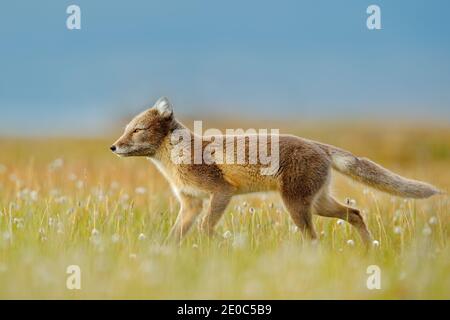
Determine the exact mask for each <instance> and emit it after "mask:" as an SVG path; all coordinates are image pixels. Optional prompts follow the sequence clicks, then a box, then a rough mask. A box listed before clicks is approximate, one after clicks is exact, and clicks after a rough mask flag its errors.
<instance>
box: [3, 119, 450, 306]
mask: <svg viewBox="0 0 450 320" xmlns="http://www.w3.org/2000/svg"><path fill="white" fill-rule="evenodd" d="M228 127H231V128H234V127H235V126H230V125H228ZM266 127H267V125H266ZM280 128H282V130H281V132H284V133H294V134H298V135H301V136H304V137H308V138H311V139H316V140H320V141H322V142H326V143H331V144H334V145H337V146H339V147H342V148H345V149H347V150H350V151H352V152H354V153H355V154H357V155H361V156H367V157H369V158H371V159H372V160H374V161H376V162H378V163H380V164H382V165H384V166H386V167H388V168H389V169H392V170H394V171H396V172H398V173H400V174H402V175H404V176H408V177H411V178H416V179H422V180H425V181H428V182H431V183H433V184H435V185H437V186H439V187H440V188H442V189H444V190H448V189H449V187H450V170H449V169H450V168H449V166H450V161H449V160H450V128H448V126H447V127H446V126H437V125H417V124H402V125H400V124H396V123H393V124H392V123H391V124H386V123H383V124H381V123H378V124H377V123H375V124H359V125H354V124H351V125H349V124H346V123H334V124H333V123H332V124H330V123H327V124H326V125H324V124H320V125H301V124H299V125H298V126H296V127H294V126H290V127H289V126H284V127H282V126H280ZM320 128H323V129H320ZM380 128H381V129H382V130H380ZM118 135H119V132H117V136H118ZM114 138H116V137H112V136H111V138H108V139H106V138H105V139H100V138H98V139H88V138H83V139H81V138H80V139H75V138H50V139H44V138H35V139H31V138H5V137H3V138H0V145H1V150H2V153H1V155H0V298H63V299H70V298H108V299H110V298H158V299H166V298H237V299H240V298H250V299H259V298H262V299H271V298H272V299H278V298H284V299H304V298H354V299H361V298H375V299H381V298H394V299H404V298H413V299H416V298H425V299H427V298H441V299H449V298H450V250H449V249H450V215H449V214H450V202H449V197H448V196H447V195H444V196H437V197H434V198H431V199H429V200H404V199H401V198H396V197H391V196H389V195H386V194H383V193H380V192H377V191H375V190H373V189H370V188H368V187H365V186H363V185H361V184H358V183H356V182H352V181H351V180H349V179H347V178H344V177H342V176H340V175H338V174H337V173H336V174H334V181H333V190H334V193H335V195H336V196H337V197H338V198H339V199H340V200H341V201H345V200H346V198H348V199H349V200H348V201H349V202H350V203H351V204H352V205H354V206H356V207H358V208H360V209H361V210H362V211H363V214H364V216H365V218H366V220H367V222H368V225H369V228H370V229H371V231H372V232H373V234H374V238H375V239H376V240H377V243H375V244H374V245H373V247H372V248H371V250H369V251H368V252H366V250H365V249H364V247H363V246H362V243H361V241H360V239H359V237H358V234H357V233H356V232H355V230H353V229H352V228H351V227H350V226H349V225H347V224H346V223H342V222H341V221H338V220H334V219H326V218H319V217H316V218H315V220H314V222H315V226H316V229H317V231H318V233H319V234H320V241H319V243H316V244H311V243H309V242H307V241H304V240H303V239H302V236H301V234H300V232H299V231H298V230H297V229H296V228H295V227H294V225H293V223H292V221H291V220H290V218H289V216H288V214H287V213H286V211H285V210H284V209H283V207H282V205H281V202H280V199H279V198H278V196H277V195H275V194H253V195H248V196H240V197H236V198H235V199H233V201H232V203H231V204H230V206H229V207H228V209H227V211H226V214H225V216H224V219H223V220H222V221H221V223H220V224H219V226H218V228H217V231H218V234H219V235H220V236H219V237H217V238H215V239H209V238H207V237H205V236H203V235H202V234H200V233H199V232H198V230H197V228H196V227H195V228H194V230H193V232H192V233H191V234H189V236H188V238H187V239H186V241H185V242H184V243H183V244H182V245H181V246H180V247H178V246H175V245H166V244H164V239H165V237H166V236H167V234H168V232H169V228H170V226H171V225H172V223H173V222H174V220H175V217H176V214H177V211H178V203H177V202H176V200H175V198H174V197H173V195H172V194H171V191H170V188H169V187H168V185H167V183H166V182H165V180H164V178H163V177H162V176H161V175H160V174H159V173H158V172H157V171H156V170H155V168H154V167H153V166H152V164H151V163H149V162H148V161H146V160H145V159H131V158H127V159H120V158H118V157H116V156H114V155H113V154H111V152H110V151H109V150H108V148H109V146H110V144H111V142H112V141H113V140H114ZM70 265H77V266H79V267H80V270H81V278H80V279H81V289H80V290H69V289H68V288H67V287H66V280H67V278H68V277H69V274H67V273H66V271H67V267H68V266H70ZM372 265H376V266H378V267H379V268H380V269H379V270H380V275H381V288H380V289H372V290H370V289H369V288H368V287H367V279H368V277H369V276H370V274H368V273H367V271H368V267H369V266H372ZM369 271H370V270H369Z"/></svg>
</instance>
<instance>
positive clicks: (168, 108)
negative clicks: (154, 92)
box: [155, 97, 173, 118]
mask: <svg viewBox="0 0 450 320" xmlns="http://www.w3.org/2000/svg"><path fill="white" fill-rule="evenodd" d="M155 108H156V110H158V113H159V114H160V115H161V116H162V117H164V118H170V117H171V116H172V115H173V109H172V104H171V103H170V102H169V99H167V98H166V97H161V98H159V99H158V101H156V103H155Z"/></svg>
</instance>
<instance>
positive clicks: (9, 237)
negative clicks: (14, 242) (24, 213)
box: [3, 231, 11, 241]
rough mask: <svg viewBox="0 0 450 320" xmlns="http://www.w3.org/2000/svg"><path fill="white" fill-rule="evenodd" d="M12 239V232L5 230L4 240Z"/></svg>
mask: <svg viewBox="0 0 450 320" xmlns="http://www.w3.org/2000/svg"><path fill="white" fill-rule="evenodd" d="M9 239H11V234H10V233H9V232H8V231H5V232H3V240H5V241H8V240H9Z"/></svg>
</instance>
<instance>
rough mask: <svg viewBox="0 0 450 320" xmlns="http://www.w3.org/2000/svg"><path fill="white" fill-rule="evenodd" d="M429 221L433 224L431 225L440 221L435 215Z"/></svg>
mask: <svg viewBox="0 0 450 320" xmlns="http://www.w3.org/2000/svg"><path fill="white" fill-rule="evenodd" d="M428 223H429V224H431V225H433V224H437V223H438V219H437V218H436V217H435V216H433V217H431V218H430V219H429V220H428Z"/></svg>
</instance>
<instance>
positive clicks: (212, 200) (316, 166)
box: [110, 97, 443, 245]
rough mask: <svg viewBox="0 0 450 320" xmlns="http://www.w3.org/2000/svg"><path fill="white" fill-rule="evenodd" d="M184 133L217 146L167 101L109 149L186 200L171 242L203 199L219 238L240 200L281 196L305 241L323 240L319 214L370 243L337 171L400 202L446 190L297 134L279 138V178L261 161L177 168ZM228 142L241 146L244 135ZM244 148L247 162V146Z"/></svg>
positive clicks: (205, 225)
mask: <svg viewBox="0 0 450 320" xmlns="http://www.w3.org/2000/svg"><path fill="white" fill-rule="evenodd" d="M177 130H186V132H188V133H189V135H190V136H191V137H192V138H197V139H200V141H201V148H202V149H204V148H205V147H206V146H207V144H208V143H210V141H211V139H209V138H208V137H206V136H200V137H198V136H195V133H194V132H192V131H190V130H189V129H188V128H187V127H185V126H184V125H183V124H182V123H181V122H180V121H178V120H177V119H176V118H175V116H174V111H173V106H172V104H171V103H170V101H169V99H168V98H167V97H161V98H159V99H158V100H157V101H156V103H155V104H154V105H153V106H152V107H151V108H149V109H147V110H145V111H143V112H142V113H140V114H138V115H137V116H136V117H134V118H133V119H132V120H131V121H130V122H129V123H128V125H127V126H126V127H125V130H124V132H123V134H122V135H121V136H120V137H119V139H117V141H115V142H114V143H113V144H112V146H111V147H110V149H111V151H112V152H113V153H115V154H116V155H118V156H120V157H130V156H137V157H146V158H148V159H149V160H150V161H151V162H153V163H154V165H155V166H156V167H157V169H158V170H159V171H160V172H161V174H162V175H163V176H164V177H165V178H166V180H167V181H168V183H169V185H170V187H171V189H172V191H173V193H174V195H175V196H176V198H177V199H178V201H179V203H180V209H179V213H178V216H177V218H176V220H175V223H174V225H173V226H172V228H171V230H170V233H169V236H168V239H171V240H174V241H178V242H180V241H181V240H182V239H183V238H184V237H185V235H186V234H187V233H188V231H189V230H190V229H191V226H192V225H193V223H194V221H195V220H196V219H197V217H198V216H199V215H200V214H201V213H202V211H203V203H204V202H207V204H208V205H207V210H206V212H205V214H204V216H203V218H202V220H201V223H200V229H201V230H202V231H203V232H205V233H206V234H208V235H213V234H214V228H215V226H216V225H217V223H218V222H219V220H220V219H221V217H222V216H223V214H224V212H225V210H226V208H227V206H228V204H229V202H230V200H231V198H232V197H233V196H234V195H238V194H246V193H251V192H266V191H275V192H278V193H279V194H280V196H281V200H282V202H283V204H284V207H285V208H286V210H287V211H288V212H289V214H290V217H291V218H292V220H293V222H294V223H295V225H296V226H297V227H298V229H299V230H300V231H301V232H302V234H303V235H304V236H305V238H306V239H310V240H317V234H316V231H315V228H314V225H313V222H312V217H313V214H315V215H318V216H322V217H329V218H338V219H342V220H344V221H346V222H348V223H349V224H350V225H352V226H353V227H354V228H356V230H357V231H358V233H359V235H360V237H361V239H362V241H363V242H364V243H365V244H366V245H369V244H371V243H372V241H373V237H372V234H371V232H370V231H369V229H368V227H367V225H366V222H365V220H364V218H363V216H362V215H361V212H360V210H358V209H357V208H355V207H354V206H349V205H346V204H343V203H341V202H339V201H338V200H337V199H335V198H334V197H333V196H332V194H331V188H330V184H331V174H332V169H333V170H336V171H338V172H340V173H342V174H344V175H346V176H348V177H350V178H351V179H354V180H357V181H359V182H361V183H363V184H366V185H368V186H370V187H373V188H375V189H378V190H380V191H383V192H386V193H389V194H392V195H395V196H399V197H404V198H416V199H422V198H428V197H431V196H433V195H437V194H441V193H443V192H442V191H441V190H439V189H438V188H437V187H435V186H433V185H431V184H428V183H426V182H421V181H417V180H412V179H408V178H405V177H402V176H400V175H398V174H396V173H394V172H392V171H389V170H388V169H386V168H383V167H382V166H381V165H379V164H377V163H375V162H373V161H371V160H369V159H367V158H364V157H358V156H355V155H353V154H352V153H351V152H349V151H346V150H343V149H340V148H338V147H335V146H332V145H329V144H325V143H321V142H317V141H313V140H309V139H305V138H300V137H297V136H294V135H285V134H280V135H279V137H277V138H278V143H279V150H278V151H279V155H278V156H279V166H278V168H277V170H275V172H273V173H272V174H262V173H261V170H260V168H261V164H258V163H256V164H255V163H252V164H250V163H246V162H244V163H231V164H230V163H219V162H212V163H205V162H201V163H194V162H188V163H176V162H174V161H173V158H172V157H171V153H172V152H173V149H174V148H175V147H176V143H174V141H173V139H171V135H172V134H173V133H174V132H176V131H177ZM224 138H229V139H228V140H227V141H234V143H235V141H236V139H237V138H239V137H238V136H234V137H224ZM230 138H231V139H230ZM246 142H248V139H247V140H246ZM232 143H233V142H232ZM245 151H246V157H247V158H248V156H249V152H250V150H249V146H248V144H246V145H245ZM247 158H246V159H247ZM204 200H206V201H204Z"/></svg>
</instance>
